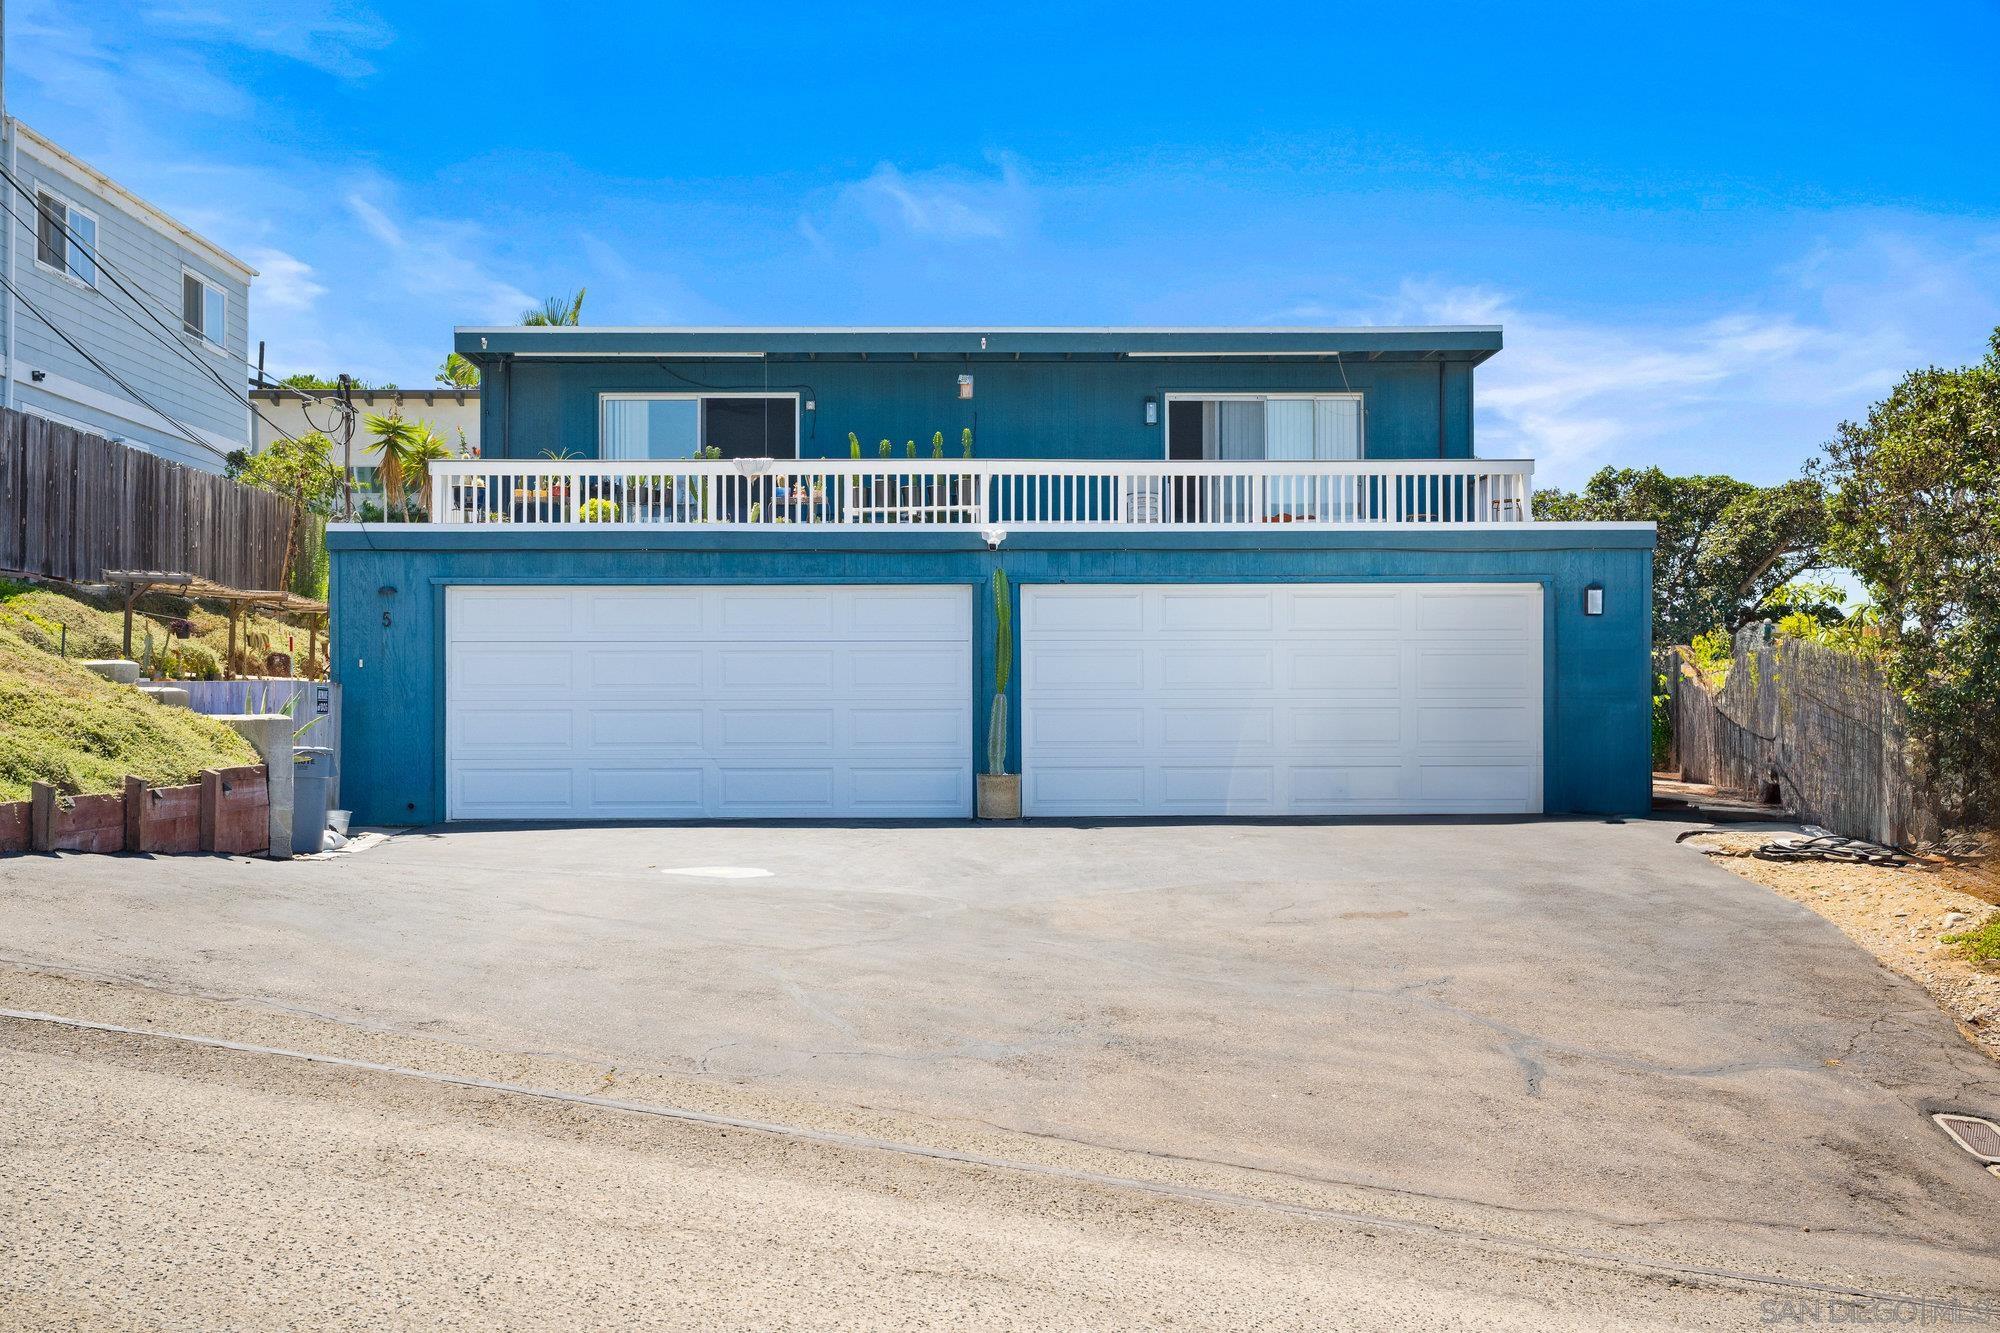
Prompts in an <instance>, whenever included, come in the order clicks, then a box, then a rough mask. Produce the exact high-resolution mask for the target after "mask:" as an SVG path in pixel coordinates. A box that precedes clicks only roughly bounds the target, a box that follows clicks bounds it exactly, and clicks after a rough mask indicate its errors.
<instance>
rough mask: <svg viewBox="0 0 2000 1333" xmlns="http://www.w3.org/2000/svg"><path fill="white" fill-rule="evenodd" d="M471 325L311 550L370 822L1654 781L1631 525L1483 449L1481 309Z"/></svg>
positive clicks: (1150, 808) (1498, 808)
mask: <svg viewBox="0 0 2000 1333" xmlns="http://www.w3.org/2000/svg"><path fill="white" fill-rule="evenodd" d="M456 341H457V350H458V351H459V352H460V353H462V354H463V355H465V356H467V357H469V358H470V359H472V360H473V361H474V362H475V363H476V364H478V366H479V368H480V370H481V372H482V376H483V379H482V388H483V390H484V392H483V395H482V400H481V423H480V436H481V440H482V442H483V447H484V456H483V457H481V458H479V459H477V460H470V461H461V462H453V463H446V464H439V465H435V466H434V468H433V471H432V477H431V484H430V492H429V496H428V521H425V522H413V523H390V524H369V525H366V526H362V525H339V524H337V525H335V526H334V527H333V528H332V529H330V531H329V535H328V542H329V546H330V547H331V548H332V552H333V561H332V563H333V573H332V583H333V587H332V598H333V608H334V643H333V648H334V658H333V669H334V672H335V675H336V677H337V678H338V679H339V680H340V681H341V682H342V684H343V687H344V690H345V706H344V715H345V724H344V725H345V731H344V733H343V744H344V746H345V755H344V759H343V764H344V768H345V771H346V772H347V773H349V774H351V775H353V778H352V779H351V780H350V782H349V784H348V787H347V790H348V792H349V793H350V797H351V801H352V804H353V805H354V806H355V817H356V819H357V820H359V821H361V822H364V823H385V824H411V823H431V822H435V821H439V820H493V819H518V820H551V819H574V820H618V819H649V820H650V819H731V818H757V819H767V818H837V819H877V818H883V819H900V818H961V817H966V816H969V815H971V814H972V813H973V806H974V778H975V773H976V772H980V771H984V770H987V769H989V768H990V767H992V765H993V764H995V763H997V764H998V765H999V767H1000V770H1001V771H1004V772H1006V773H1010V774H1016V775H1018V776H1019V780H1020V794H1021V801H1022V804H1023V806H1024V808H1025V813H1026V814H1027V815H1028V816H1030V817H1034V816H1056V817H1068V818H1097V817H1119V816H1173V815H1237V814H1242V815H1307V816H1355V815H1360V816H1373V815H1395V814H1533V813H1538V812H1548V813H1558V812H1588V813H1598V814H1635V813H1639V812H1642V811H1644V810H1645V809H1646V808H1647V805H1648V801H1649V792H1650V787H1649V768H1650V765H1649V762H1648V757H1649V735H1650V733H1649V717H1650V696H1651V685H1650V668H1649V661H1648V659H1649V653H1650V647H1651V644H1650V638H1649V635H1650V630H1649V625H1650V610H1649V607H1650V602H1651V581H1652V550H1653V531H1652V529H1651V527H1650V525H1629V524H1571V523H1539V522H1535V521H1534V519H1533V514H1532V512H1531V506H1532V487H1531V483H1532V472H1533V466H1532V464H1531V463H1529V462H1526V461H1523V460H1497V459H1480V458H1478V457H1476V456H1475V453H1474V449H1473V378H1474V373H1475V368H1476V367H1477V366H1478V365H1479V364H1480V363H1481V362H1483V361H1484V360H1486V359H1487V358H1488V357H1490V356H1492V355H1494V354H1495V353H1496V352H1498V351H1499V350H1500V345H1501V336H1500V330H1499V329H1497V328H1369V329H1006V328H988V329H981V328H964V329H648V328H470V329H461V330H460V331H459V332H458V335H457V340H456ZM996 571H999V572H1002V573H1004V575H1005V576H1006V578H1005V579H1004V580H1003V581H996V580H995V578H994V575H995V572H996ZM996 588H997V589H998V591H997V592H996ZM996 696H999V697H1001V698H1002V699H1004V701H1005V702H1004V704H1003V706H1002V707H1001V708H999V709H995V708H994V707H993V700H994V699H995V697H996ZM995 719H997V724H996V722H995Z"/></svg>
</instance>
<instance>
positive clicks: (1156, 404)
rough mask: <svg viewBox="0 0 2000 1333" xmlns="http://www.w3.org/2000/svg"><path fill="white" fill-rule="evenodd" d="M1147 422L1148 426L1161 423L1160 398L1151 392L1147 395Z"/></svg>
mask: <svg viewBox="0 0 2000 1333" xmlns="http://www.w3.org/2000/svg"><path fill="white" fill-rule="evenodd" d="M1146 424H1147V425H1148V426H1157V425H1159V424H1160V400H1159V399H1157V398H1155V397H1153V395H1152V394H1150V393H1149V394H1147V395H1146Z"/></svg>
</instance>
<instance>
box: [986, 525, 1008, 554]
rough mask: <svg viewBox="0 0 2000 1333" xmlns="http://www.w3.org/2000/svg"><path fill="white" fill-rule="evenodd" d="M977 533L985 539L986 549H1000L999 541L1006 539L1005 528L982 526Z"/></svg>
mask: <svg viewBox="0 0 2000 1333" xmlns="http://www.w3.org/2000/svg"><path fill="white" fill-rule="evenodd" d="M979 535H980V536H981V537H984V538H985V539H986V549H987V550H989V551H997V550H999V549H1000V543H1001V542H1004V541H1006V540H1007V529H1005V528H982V529H980V532H979Z"/></svg>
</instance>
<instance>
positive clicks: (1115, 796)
mask: <svg viewBox="0 0 2000 1333" xmlns="http://www.w3.org/2000/svg"><path fill="white" fill-rule="evenodd" d="M1021 785H1022V787H1023V800H1024V801H1025V802H1026V803H1028V804H1031V805H1032V806H1033V807H1034V808H1035V810H1036V811H1037V812H1039V813H1041V814H1049V815H1064V814H1144V813H1145V812H1146V769H1145V768H1144V767H1143V766H1141V765H1138V764H1101V763H1088V762H1081V761H1079V762H1067V763H1065V762H1057V763H1051V764H1048V765H1046V766H1042V765H1038V766H1037V767H1036V768H1034V769H1033V770H1031V771H1030V772H1028V773H1027V774H1026V776H1025V778H1024V780H1023V782H1022V784H1021Z"/></svg>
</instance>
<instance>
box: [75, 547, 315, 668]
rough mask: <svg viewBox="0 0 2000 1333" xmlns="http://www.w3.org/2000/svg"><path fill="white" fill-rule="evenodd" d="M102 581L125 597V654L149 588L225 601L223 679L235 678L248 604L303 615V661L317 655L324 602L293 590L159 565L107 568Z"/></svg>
mask: <svg viewBox="0 0 2000 1333" xmlns="http://www.w3.org/2000/svg"><path fill="white" fill-rule="evenodd" d="M104 581H105V582H106V583H108V584H110V585H111V586H112V587H114V588H117V589H119V590H120V591H121V594H122V596H123V598H124V601H125V657H126V659H127V660H130V659H131V657H132V614H133V611H134V609H135V608H136V607H137V606H138V602H139V599H140V598H141V597H144V596H145V595H146V594H147V593H149V592H171V593H173V594H174V595H175V596H177V597H188V598H201V599H204V600H207V601H214V602H227V603H228V604H229V655H228V657H227V658H225V659H224V660H223V663H222V674H223V678H224V679H226V680H234V679H235V678H236V644H237V641H238V639H239V638H240V637H241V635H242V624H243V613H244V611H245V610H247V609H249V608H252V607H262V608H263V609H265V610H266V611H276V612H278V613H280V614H282V615H292V616H304V617H305V618H306V633H307V635H308V636H309V637H308V638H307V641H306V645H307V646H306V661H308V662H310V661H312V660H313V659H314V658H316V657H318V656H319V637H320V634H321V632H322V631H323V630H324V628H325V626H326V619H327V608H326V603H325V602H322V601H320V600H318V599H317V598H313V597H301V596H299V595H298V594H297V593H295V592H280V591H277V590H274V589H250V588H232V587H229V586H228V585H227V584H222V583H216V582H213V581H212V580H209V579H205V578H202V577H201V576H200V575H198V574H181V573H175V572H172V571H168V570H161V569H111V570H106V571H105V573H104Z"/></svg>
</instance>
